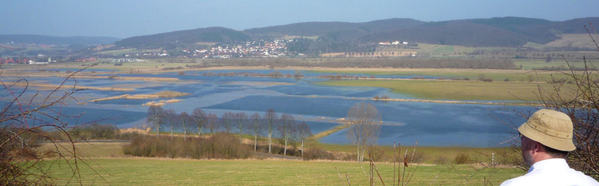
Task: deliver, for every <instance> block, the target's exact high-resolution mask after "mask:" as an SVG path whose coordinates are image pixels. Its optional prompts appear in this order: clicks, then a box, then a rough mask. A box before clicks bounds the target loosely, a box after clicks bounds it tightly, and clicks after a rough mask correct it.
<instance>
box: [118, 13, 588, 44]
mask: <svg viewBox="0 0 599 186" xmlns="http://www.w3.org/2000/svg"><path fill="white" fill-rule="evenodd" d="M589 21H590V22H595V23H599V18H581V19H573V20H568V21H548V20H544V19H533V18H521V17H503V18H489V19H467V20H452V21H441V22H423V21H418V20H414V19H399V18H395V19H385V20H377V21H370V22H363V23H348V22H305V23H294V24H288V25H280V26H270V27H263V28H252V29H247V30H243V31H236V30H232V29H228V28H222V27H212V28H200V29H194V30H184V31H175V32H169V33H161V34H155V35H147V36H137V37H131V38H127V39H124V40H121V41H118V42H116V43H115V44H116V45H117V46H118V47H125V48H164V49H171V48H175V47H187V46H191V45H195V44H196V43H198V42H213V43H232V42H238V41H249V40H259V39H266V38H277V37H282V36H286V35H289V36H311V37H312V36H316V37H318V38H319V40H317V41H308V40H306V41H301V43H298V44H294V45H293V46H290V48H303V49H302V50H298V51H301V52H305V51H312V52H316V53H318V52H319V51H327V52H351V51H366V52H367V51H370V50H373V48H372V47H373V44H375V43H378V42H381V41H396V40H398V41H409V42H421V43H430V44H443V45H459V46H470V47H521V46H523V45H524V44H526V43H528V42H532V43H537V44H541V45H544V44H547V43H550V42H552V41H555V40H557V39H560V35H562V34H580V33H586V30H585V29H584V27H583V25H585V24H587V23H588V22H589Z"/></svg>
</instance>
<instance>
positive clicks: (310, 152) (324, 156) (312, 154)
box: [304, 148, 356, 160]
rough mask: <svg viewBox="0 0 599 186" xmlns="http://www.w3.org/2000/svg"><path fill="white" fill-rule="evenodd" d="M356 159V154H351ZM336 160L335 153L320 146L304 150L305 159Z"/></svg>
mask: <svg viewBox="0 0 599 186" xmlns="http://www.w3.org/2000/svg"><path fill="white" fill-rule="evenodd" d="M351 157H352V158H353V159H354V160H355V158H356V157H355V156H351ZM317 159H321V160H334V159H335V155H333V154H332V153H330V152H328V151H326V150H322V149H319V148H310V149H307V150H306V152H304V160H317Z"/></svg>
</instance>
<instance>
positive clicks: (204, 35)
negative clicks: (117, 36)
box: [115, 27, 251, 48]
mask: <svg viewBox="0 0 599 186" xmlns="http://www.w3.org/2000/svg"><path fill="white" fill-rule="evenodd" d="M250 39H251V37H250V36H249V35H247V34H245V33H243V32H240V31H236V30H233V29H228V28H222V27H210V28H199V29H194V30H183V31H175V32H168V33H161V34H154V35H147V36H136V37H130V38H127V39H123V40H121V41H118V42H116V43H115V44H116V46H119V47H132V48H175V47H177V46H187V45H194V44H196V43H198V42H214V43H229V42H235V41H238V42H239V41H247V40H250Z"/></svg>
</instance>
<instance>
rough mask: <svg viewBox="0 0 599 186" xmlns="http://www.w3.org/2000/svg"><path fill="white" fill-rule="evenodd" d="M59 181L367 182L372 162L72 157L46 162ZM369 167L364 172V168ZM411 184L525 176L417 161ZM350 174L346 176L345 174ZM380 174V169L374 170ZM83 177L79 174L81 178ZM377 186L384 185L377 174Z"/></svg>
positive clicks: (385, 168)
mask: <svg viewBox="0 0 599 186" xmlns="http://www.w3.org/2000/svg"><path fill="white" fill-rule="evenodd" d="M50 163H53V164H52V165H53V166H52V167H49V168H48V167H45V168H47V169H48V170H49V171H51V172H52V177H54V178H56V184H59V185H64V184H68V185H77V182H78V181H80V182H81V183H82V184H83V185H92V184H93V185H346V184H347V183H343V182H341V179H340V178H339V174H341V177H342V179H344V180H347V178H348V177H349V180H350V183H351V184H352V185H368V176H366V175H365V174H364V171H367V172H368V171H369V166H368V163H367V162H363V163H361V164H359V163H357V162H334V161H293V160H189V159H135V158H127V159H88V160H85V162H81V161H80V162H79V163H78V164H79V168H80V174H78V175H75V177H73V173H72V171H71V167H70V166H68V165H71V166H72V165H73V161H70V162H69V163H67V162H65V161H57V162H47V165H49V164H50ZM375 165H376V168H377V170H378V171H379V172H380V174H381V177H382V178H383V181H384V182H385V184H386V185H391V183H392V182H393V176H394V171H393V167H394V166H393V164H392V163H376V164H375ZM363 169H364V171H363ZM408 172H413V177H412V178H411V179H410V182H409V185H430V184H433V185H484V184H489V183H490V184H492V185H499V184H500V183H501V182H503V181H505V180H507V179H509V178H513V177H517V176H520V175H523V173H524V171H522V170H518V169H515V168H505V167H502V168H500V167H496V168H493V167H485V166H482V165H476V164H470V165H424V164H423V165H416V164H411V165H410V166H409V167H408V168H407V169H406V171H405V172H403V174H402V175H407V173H408ZM346 175H347V176H346ZM375 175H376V173H375ZM79 176H80V177H79ZM375 178H376V182H377V183H376V184H377V185H382V183H381V182H380V180H379V178H378V176H375Z"/></svg>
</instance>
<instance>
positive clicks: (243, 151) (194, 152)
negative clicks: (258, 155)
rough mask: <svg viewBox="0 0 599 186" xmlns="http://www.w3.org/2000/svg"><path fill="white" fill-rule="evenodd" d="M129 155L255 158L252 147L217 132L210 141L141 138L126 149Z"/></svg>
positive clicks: (140, 136)
mask: <svg viewBox="0 0 599 186" xmlns="http://www.w3.org/2000/svg"><path fill="white" fill-rule="evenodd" d="M123 152H124V153H125V154H130V155H134V156H143V157H168V158H175V157H183V158H193V159H213V158H216V159H245V158H249V157H251V156H252V155H253V152H252V148H251V147H250V146H248V145H244V144H242V143H241V142H240V141H239V137H237V136H235V135H231V134H225V133H216V134H213V135H212V136H210V137H209V138H206V139H204V138H191V139H184V138H181V137H176V138H174V139H172V140H171V138H170V137H166V136H165V137H162V136H161V137H156V136H148V135H139V136H136V137H133V139H132V140H131V143H130V144H129V145H126V146H124V147H123Z"/></svg>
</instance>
